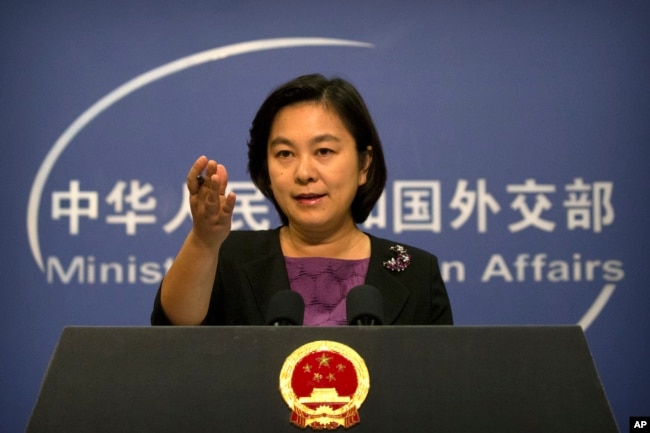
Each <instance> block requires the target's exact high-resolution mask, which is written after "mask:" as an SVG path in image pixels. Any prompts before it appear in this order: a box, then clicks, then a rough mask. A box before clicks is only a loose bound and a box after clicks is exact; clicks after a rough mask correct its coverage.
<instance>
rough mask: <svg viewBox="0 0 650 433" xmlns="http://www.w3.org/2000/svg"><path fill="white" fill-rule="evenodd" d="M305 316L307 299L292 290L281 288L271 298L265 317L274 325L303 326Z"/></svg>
mask: <svg viewBox="0 0 650 433" xmlns="http://www.w3.org/2000/svg"><path fill="white" fill-rule="evenodd" d="M304 316H305V301H304V300H303V299H302V296H300V294H298V293H296V292H294V291H291V290H280V291H279V292H277V293H276V294H274V295H273V296H271V299H269V305H268V306H267V307H266V315H265V316H264V319H265V321H266V324H267V325H272V326H291V325H293V326H301V325H302V321H303V318H304Z"/></svg>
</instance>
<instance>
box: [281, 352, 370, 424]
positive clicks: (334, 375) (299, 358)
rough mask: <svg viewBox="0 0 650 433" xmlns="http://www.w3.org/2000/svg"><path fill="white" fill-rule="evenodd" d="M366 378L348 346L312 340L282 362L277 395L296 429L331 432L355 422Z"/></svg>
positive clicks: (360, 362)
mask: <svg viewBox="0 0 650 433" xmlns="http://www.w3.org/2000/svg"><path fill="white" fill-rule="evenodd" d="M369 388H370V378H369V375H368V369H367V368H366V364H365V363H364V361H363V359H362V358H361V357H360V356H359V355H358V354H357V353H356V352H355V351H354V350H352V349H351V348H350V347H348V346H346V345H344V344H341V343H336V342H333V341H314V342H312V343H307V344H305V345H303V346H301V347H299V348H298V349H296V350H295V351H294V352H293V353H292V354H291V355H289V357H287V359H286V360H285V362H284V365H283V366H282V371H281V373H280V392H281V393H282V397H283V398H284V401H285V402H286V403H287V405H288V406H289V408H290V409H291V410H292V413H291V422H292V423H293V424H295V425H297V426H298V427H301V428H305V427H307V426H309V427H311V428H313V429H315V430H333V429H336V428H338V427H339V426H343V427H346V428H347V427H351V426H353V425H354V424H356V423H358V422H359V413H358V409H359V408H360V407H361V404H362V403H363V401H364V400H365V398H366V396H367V395H368V390H369Z"/></svg>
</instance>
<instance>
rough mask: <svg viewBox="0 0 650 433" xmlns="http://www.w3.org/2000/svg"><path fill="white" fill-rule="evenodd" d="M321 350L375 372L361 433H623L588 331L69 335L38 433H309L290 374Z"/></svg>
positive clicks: (48, 382)
mask: <svg viewBox="0 0 650 433" xmlns="http://www.w3.org/2000/svg"><path fill="white" fill-rule="evenodd" d="M318 340H328V341H335V342H338V343H342V344H345V345H347V346H349V347H351V348H352V349H354V350H355V351H356V352H357V353H358V354H359V355H360V356H361V357H362V358H363V359H364V361H365V364H366V366H367V369H368V372H369V376H370V390H369V392H368V395H367V398H366V399H365V401H364V403H363V405H362V406H361V408H360V409H359V416H360V423H359V424H357V425H355V426H353V427H351V428H350V429H349V431H351V432H353V433H354V432H358V433H361V432H373V433H378V432H454V433H458V432H499V433H505V432H517V433H520V432H524V431H533V432H552V433H560V432H567V433H568V432H571V433H574V432H577V431H583V432H617V428H616V424H615V421H614V417H613V415H612V412H611V409H610V407H609V404H608V402H607V399H606V396H605V393H604V391H603V388H602V384H601V382H600V379H599V377H598V374H597V371H596V369H595V366H594V363H593V360H592V358H591V354H590V352H589V349H588V346H587V343H586V340H585V338H584V335H583V332H582V330H581V329H580V328H579V327H577V326H541V327H538V326H522V327H520V326H508V327H339V328H308V327H198V328H185V327H171V328H170V327H164V328H163V327H160V328H144V327H143V328H120V327H117V328H114V327H110V328H96V327H90V328H86V327H70V328H66V329H65V330H64V331H63V334H62V337H61V339H60V341H59V344H58V346H57V348H56V350H55V352H54V355H53V357H52V360H51V362H50V366H49V368H48V371H47V373H46V375H45V378H44V381H43V384H42V387H41V391H40V394H39V397H38V400H37V402H36V405H35V408H34V410H33V412H32V416H31V419H30V422H29V425H28V427H27V431H28V432H39V433H43V432H68V433H72V432H95V433H96V432H111V433H115V432H183V433H190V432H258V431H265V432H297V431H302V430H301V429H300V428H298V427H296V426H294V425H293V424H291V423H290V422H289V417H290V415H291V410H290V409H289V407H288V406H287V405H286V403H285V402H284V400H283V398H282V395H281V393H280V390H279V377H280V371H281V369H282V366H283V364H284V362H285V360H286V358H287V357H288V356H289V355H290V354H291V353H292V352H293V351H294V350H295V349H297V348H298V347H299V346H301V345H303V344H305V343H309V342H313V341H318ZM307 430H310V429H309V428H308V429H307ZM338 430H339V431H343V430H344V428H343V427H341V428H339V429H338Z"/></svg>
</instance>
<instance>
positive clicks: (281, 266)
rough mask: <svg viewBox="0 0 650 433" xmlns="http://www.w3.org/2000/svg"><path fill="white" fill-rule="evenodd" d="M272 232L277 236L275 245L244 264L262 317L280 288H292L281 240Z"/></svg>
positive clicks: (273, 241)
mask: <svg viewBox="0 0 650 433" xmlns="http://www.w3.org/2000/svg"><path fill="white" fill-rule="evenodd" d="M272 233H274V235H275V236H276V239H274V240H272V241H271V242H272V243H273V245H272V246H271V247H270V248H269V249H268V250H267V251H265V252H264V253H263V255H262V256H261V257H259V258H256V259H253V260H251V261H249V262H248V263H246V264H244V265H243V267H244V272H245V274H246V276H247V278H248V282H249V284H250V288H251V291H252V292H253V296H254V297H255V300H256V303H257V306H258V309H259V313H260V315H261V317H262V318H264V315H265V314H266V309H267V306H268V304H269V299H271V297H272V296H273V295H274V294H275V293H277V292H279V291H280V290H288V289H290V287H289V277H288V276H287V269H286V266H285V263H284V258H283V256H282V251H281V249H280V241H279V238H277V233H276V232H272Z"/></svg>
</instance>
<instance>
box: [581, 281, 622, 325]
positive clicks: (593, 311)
mask: <svg viewBox="0 0 650 433" xmlns="http://www.w3.org/2000/svg"><path fill="white" fill-rule="evenodd" d="M614 289H616V284H605V285H604V286H603V289H602V290H601V291H600V294H599V295H598V297H597V298H596V300H595V301H594V303H593V304H591V307H589V309H588V310H587V312H586V313H585V314H584V316H582V319H580V321H579V322H578V325H580V327H581V328H582V329H583V330H584V331H586V330H587V329H588V328H589V327H590V326H591V324H592V323H594V320H596V318H597V317H598V315H599V314H600V312H601V311H603V308H605V305H607V302H608V301H609V298H611V297H612V294H613V293H614Z"/></svg>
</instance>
